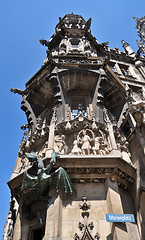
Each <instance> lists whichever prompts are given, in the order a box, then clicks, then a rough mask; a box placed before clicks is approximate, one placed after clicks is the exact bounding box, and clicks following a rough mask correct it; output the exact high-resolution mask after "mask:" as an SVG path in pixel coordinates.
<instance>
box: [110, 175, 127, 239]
mask: <svg viewBox="0 0 145 240" xmlns="http://www.w3.org/2000/svg"><path fill="white" fill-rule="evenodd" d="M106 188H107V196H106V201H107V207H108V213H111V214H124V212H123V207H122V202H121V198H120V194H119V189H118V184H117V181H116V180H113V181H111V179H110V178H107V179H106ZM110 224H111V234H112V236H113V240H123V239H124V240H129V236H128V232H127V229H126V224H125V223H115V222H114V223H110Z"/></svg>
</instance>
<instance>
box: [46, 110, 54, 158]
mask: <svg viewBox="0 0 145 240" xmlns="http://www.w3.org/2000/svg"><path fill="white" fill-rule="evenodd" d="M55 122H56V109H55V108H54V112H53V116H52V119H51V123H50V127H49V137H48V149H47V150H46V157H48V158H50V157H51V153H52V152H53V147H54V129H55Z"/></svg>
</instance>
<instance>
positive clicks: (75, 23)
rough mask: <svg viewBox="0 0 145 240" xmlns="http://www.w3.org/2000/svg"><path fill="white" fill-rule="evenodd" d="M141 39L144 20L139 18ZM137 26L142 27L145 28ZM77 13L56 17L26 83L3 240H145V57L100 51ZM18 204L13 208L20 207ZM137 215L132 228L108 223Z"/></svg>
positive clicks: (102, 47) (106, 48) (105, 46)
mask: <svg viewBox="0 0 145 240" xmlns="http://www.w3.org/2000/svg"><path fill="white" fill-rule="evenodd" d="M136 21H137V24H138V25H137V29H138V31H140V29H141V33H140V36H141V37H142V36H143V34H144V33H143V31H144V28H143V26H144V18H142V19H136ZM139 21H140V25H139ZM90 25H91V19H89V20H88V21H87V22H86V21H85V20H84V19H83V18H82V16H80V15H74V14H73V13H72V14H68V15H65V16H64V18H62V19H61V18H59V23H58V24H57V26H56V32H55V34H54V35H53V36H52V38H51V39H50V41H47V40H40V43H41V44H42V45H44V46H46V47H47V51H46V52H47V58H46V60H45V61H44V64H43V66H42V67H41V68H40V70H39V71H38V72H37V73H36V74H35V75H34V76H33V77H32V78H31V79H30V80H29V81H28V82H27V83H26V88H25V90H20V89H14V88H12V89H11V91H12V92H13V93H18V94H19V95H22V102H21V109H22V110H23V111H24V112H25V114H26V116H27V123H26V124H24V125H23V126H21V129H22V130H24V136H23V138H22V141H21V143H20V147H19V152H18V157H17V160H16V164H15V168H14V171H13V173H12V176H11V180H10V181H9V182H8V185H9V187H10V189H11V193H12V198H11V203H10V211H9V214H8V218H7V219H6V225H5V230H4V235H3V236H4V238H3V239H4V240H6V239H8V240H20V239H21V240H42V239H43V240H46V239H47V240H52V239H53V240H72V239H75V240H92V239H94V240H95V239H96V240H97V239H100V240H105V239H107V240H111V239H112V240H116V239H117V240H122V239H124V240H127V239H128V240H129V239H132V240H139V239H145V229H144V227H143V226H144V224H145V208H144V200H145V137H144V136H145V90H144V89H145V58H144V55H143V51H144V50H143V49H144V38H143V37H142V38H141V41H142V46H139V47H141V48H139V50H138V52H137V53H135V52H134V51H133V50H132V49H131V47H130V46H129V44H128V43H126V42H125V41H124V40H123V41H122V43H123V47H124V50H125V51H123V52H120V51H119V49H116V48H114V49H110V48H109V46H108V44H109V43H108V42H105V43H100V44H99V43H98V42H97V40H96V39H95V37H94V36H93V35H92V34H91V30H90ZM14 203H15V204H14ZM106 213H112V214H113V213H114V214H128V213H130V214H134V216H135V223H112V224H110V223H109V222H107V221H106Z"/></svg>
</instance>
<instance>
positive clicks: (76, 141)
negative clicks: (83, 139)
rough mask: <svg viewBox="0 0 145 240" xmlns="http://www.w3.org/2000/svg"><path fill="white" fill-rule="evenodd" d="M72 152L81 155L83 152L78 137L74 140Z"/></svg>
mask: <svg viewBox="0 0 145 240" xmlns="http://www.w3.org/2000/svg"><path fill="white" fill-rule="evenodd" d="M71 154H73V155H80V154H81V149H80V148H79V147H78V140H77V139H75V140H74V141H73V148H72V151H71Z"/></svg>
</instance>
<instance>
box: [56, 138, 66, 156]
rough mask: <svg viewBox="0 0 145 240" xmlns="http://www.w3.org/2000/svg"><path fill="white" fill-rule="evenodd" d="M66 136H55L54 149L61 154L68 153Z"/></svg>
mask: <svg viewBox="0 0 145 240" xmlns="http://www.w3.org/2000/svg"><path fill="white" fill-rule="evenodd" d="M64 140H65V136H64V135H57V136H55V145H54V149H55V151H56V152H58V153H60V154H65V153H66V144H65V141H64Z"/></svg>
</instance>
